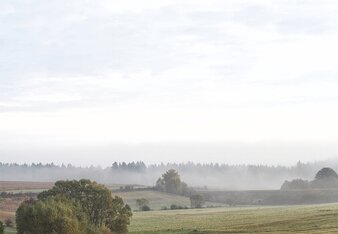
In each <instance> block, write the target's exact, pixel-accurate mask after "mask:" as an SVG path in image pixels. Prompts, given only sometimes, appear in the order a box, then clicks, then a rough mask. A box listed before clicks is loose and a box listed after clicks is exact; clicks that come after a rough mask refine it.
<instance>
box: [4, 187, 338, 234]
mask: <svg viewBox="0 0 338 234" xmlns="http://www.w3.org/2000/svg"><path fill="white" fill-rule="evenodd" d="M3 185H5V184H3ZM30 185H31V186H29V185H28V184H25V187H24V188H22V187H21V186H20V185H19V186H18V184H15V185H11V184H6V189H7V190H8V189H12V191H15V190H16V189H19V190H25V189H26V190H39V189H46V188H47V187H48V186H50V185H49V184H44V185H43V186H41V185H42V184H40V186H41V187H42V188H38V187H39V186H38V185H37V184H30ZM4 187H5V186H4ZM113 195H117V196H120V197H122V198H123V200H124V202H125V203H127V204H129V205H130V206H131V207H132V209H133V210H134V212H133V217H132V220H131V224H130V226H129V231H130V233H135V234H136V233H138V234H141V233H144V234H146V233H149V234H155V233H156V234H157V233H159V234H161V233H176V234H177V233H181V234H182V233H338V203H331V204H321V205H292V206H290V205H289V206H255V207H253V206H245V207H244V206H242V207H240V206H237V207H236V206H235V207H228V206H226V205H225V204H222V203H211V202H207V203H206V206H211V205H212V206H215V208H203V209H183V210H161V208H162V207H164V206H166V207H170V205H171V204H176V205H179V206H188V207H190V200H189V198H188V197H184V196H179V195H174V194H168V193H163V192H158V191H153V190H140V191H138V190H134V191H128V192H113ZM139 198H145V199H147V200H149V206H150V208H151V209H152V211H147V212H141V211H137V210H138V207H137V206H136V199H139ZM21 201H22V200H20V199H19V200H13V199H12V200H11V199H3V200H1V201H0V219H1V220H5V219H6V218H12V219H14V215H15V210H16V208H17V207H18V205H19V204H20V202H21ZM5 233H6V234H10V233H16V230H15V229H14V228H6V230H5Z"/></svg>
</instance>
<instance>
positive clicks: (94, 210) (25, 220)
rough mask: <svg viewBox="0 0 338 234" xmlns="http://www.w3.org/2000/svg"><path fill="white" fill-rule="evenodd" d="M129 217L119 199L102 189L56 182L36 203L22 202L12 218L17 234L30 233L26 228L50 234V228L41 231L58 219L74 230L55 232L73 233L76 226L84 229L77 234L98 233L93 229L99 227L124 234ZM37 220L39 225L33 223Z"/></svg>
mask: <svg viewBox="0 0 338 234" xmlns="http://www.w3.org/2000/svg"><path fill="white" fill-rule="evenodd" d="M72 212H73V213H72ZM52 214H53V215H52ZM41 215H43V216H44V217H40V216H41ZM67 215H68V216H69V217H76V220H77V221H76V220H72V219H71V218H67V217H68V216H67ZM131 216H132V212H131V209H130V207H129V206H128V205H125V204H124V202H123V200H122V198H120V197H117V196H115V197H114V198H113V197H112V195H111V192H110V191H109V190H108V189H107V188H106V187H105V186H103V185H101V184H97V183H96V182H92V181H90V180H84V179H83V180H80V181H76V180H71V181H58V182H56V183H55V185H54V187H53V188H52V189H50V190H47V191H44V192H42V193H40V194H39V195H38V200H37V201H29V202H24V203H23V204H22V205H21V206H20V207H19V209H18V210H17V215H16V219H17V223H20V225H19V226H20V228H19V229H20V231H22V232H21V233H27V234H28V233H30V232H29V230H30V229H29V227H30V226H35V228H41V229H35V232H32V233H36V234H39V233H53V232H52V231H53V230H54V229H53V230H50V229H43V228H45V226H46V225H47V226H53V225H51V224H54V223H55V222H56V223H58V224H59V221H60V220H62V219H61V218H59V217H65V219H66V220H68V221H69V222H70V221H72V222H71V224H67V227H68V226H71V227H74V228H73V229H72V232H67V231H63V230H61V229H60V230H59V229H58V230H59V231H56V233H77V229H76V228H75V227H77V226H81V227H83V226H86V227H87V229H86V230H85V231H84V230H82V229H81V230H79V233H98V231H97V229H100V228H103V229H108V230H110V231H111V232H118V233H122V232H127V225H128V224H129V223H130V217H131ZM32 217H33V218H32ZM40 219H41V222H40V221H39V222H38V223H36V222H37V221H36V220H40ZM49 222H50V223H49ZM60 222H61V221H60ZM61 223H65V221H62V222H61ZM79 223H81V224H82V225H78V224H79ZM42 230H43V231H42ZM67 230H68V229H67ZM93 230H96V231H93ZM18 233H19V232H18ZM19 234H20V233H19Z"/></svg>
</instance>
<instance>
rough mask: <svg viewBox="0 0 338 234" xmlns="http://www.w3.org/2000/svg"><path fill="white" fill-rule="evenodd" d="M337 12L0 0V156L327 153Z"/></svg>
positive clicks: (201, 157)
mask: <svg viewBox="0 0 338 234" xmlns="http://www.w3.org/2000/svg"><path fill="white" fill-rule="evenodd" d="M337 12H338V2H337V1H325V0H321V1H319V0H317V1H311V0H306V1H305V0H304V1H286V0H285V1H258V0H247V1H241V0H233V1H230V0H228V1H213V0H208V1H199V0H191V1H184V0H183V1H182V0H178V1H172V0H171V1H166V0H161V1H159V0H142V1H139V0H134V1H131V0H124V1H108V0H106V1H105V0H96V1H89V0H81V1H80V0H73V1H68V0H55V1H43V0H22V1H17V0H1V1H0V29H1V30H0V161H5V162H7V161H18V162H32V161H43V162H49V161H55V162H64V161H65V162H72V163H79V164H80V163H87V164H102V165H109V164H110V161H115V160H116V161H122V160H126V161H129V160H144V161H147V162H159V161H188V160H194V161H207V160H211V161H218V162H225V163H245V162H250V163H254V162H258V163H293V162H295V161H297V160H298V159H300V160H303V161H311V160H319V159H322V158H329V157H336V156H338V145H337V146H336V143H338V124H337V121H338V66H337V61H338V43H337V42H338V14H337ZM201 145H203V146H201ZM216 145H217V146H216ZM199 147H200V148H199ZM201 148H203V150H201ZM277 150H278V152H276V151H277ZM168 152H169V153H168ZM201 152H202V153H201ZM208 152H212V153H211V155H208ZM183 154H184V155H183Z"/></svg>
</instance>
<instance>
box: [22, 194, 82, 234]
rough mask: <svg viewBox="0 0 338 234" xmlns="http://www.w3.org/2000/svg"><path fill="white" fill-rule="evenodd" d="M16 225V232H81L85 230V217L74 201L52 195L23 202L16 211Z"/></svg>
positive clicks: (32, 233)
mask: <svg viewBox="0 0 338 234" xmlns="http://www.w3.org/2000/svg"><path fill="white" fill-rule="evenodd" d="M16 227H17V232H18V234H42V233H44V234H52V233H58V234H77V233H78V234H81V233H86V231H87V230H86V229H87V219H86V215H85V214H84V213H83V212H82V211H81V208H80V207H79V206H77V205H76V204H75V203H73V202H71V201H69V200H67V199H64V198H61V197H53V198H48V199H46V200H44V201H36V200H28V201H25V202H23V203H22V204H21V205H20V207H19V208H18V210H17V212H16Z"/></svg>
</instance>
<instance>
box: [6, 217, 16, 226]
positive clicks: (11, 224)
mask: <svg viewBox="0 0 338 234" xmlns="http://www.w3.org/2000/svg"><path fill="white" fill-rule="evenodd" d="M5 224H6V227H13V226H14V225H13V220H12V219H10V218H8V219H6V220H5Z"/></svg>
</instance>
